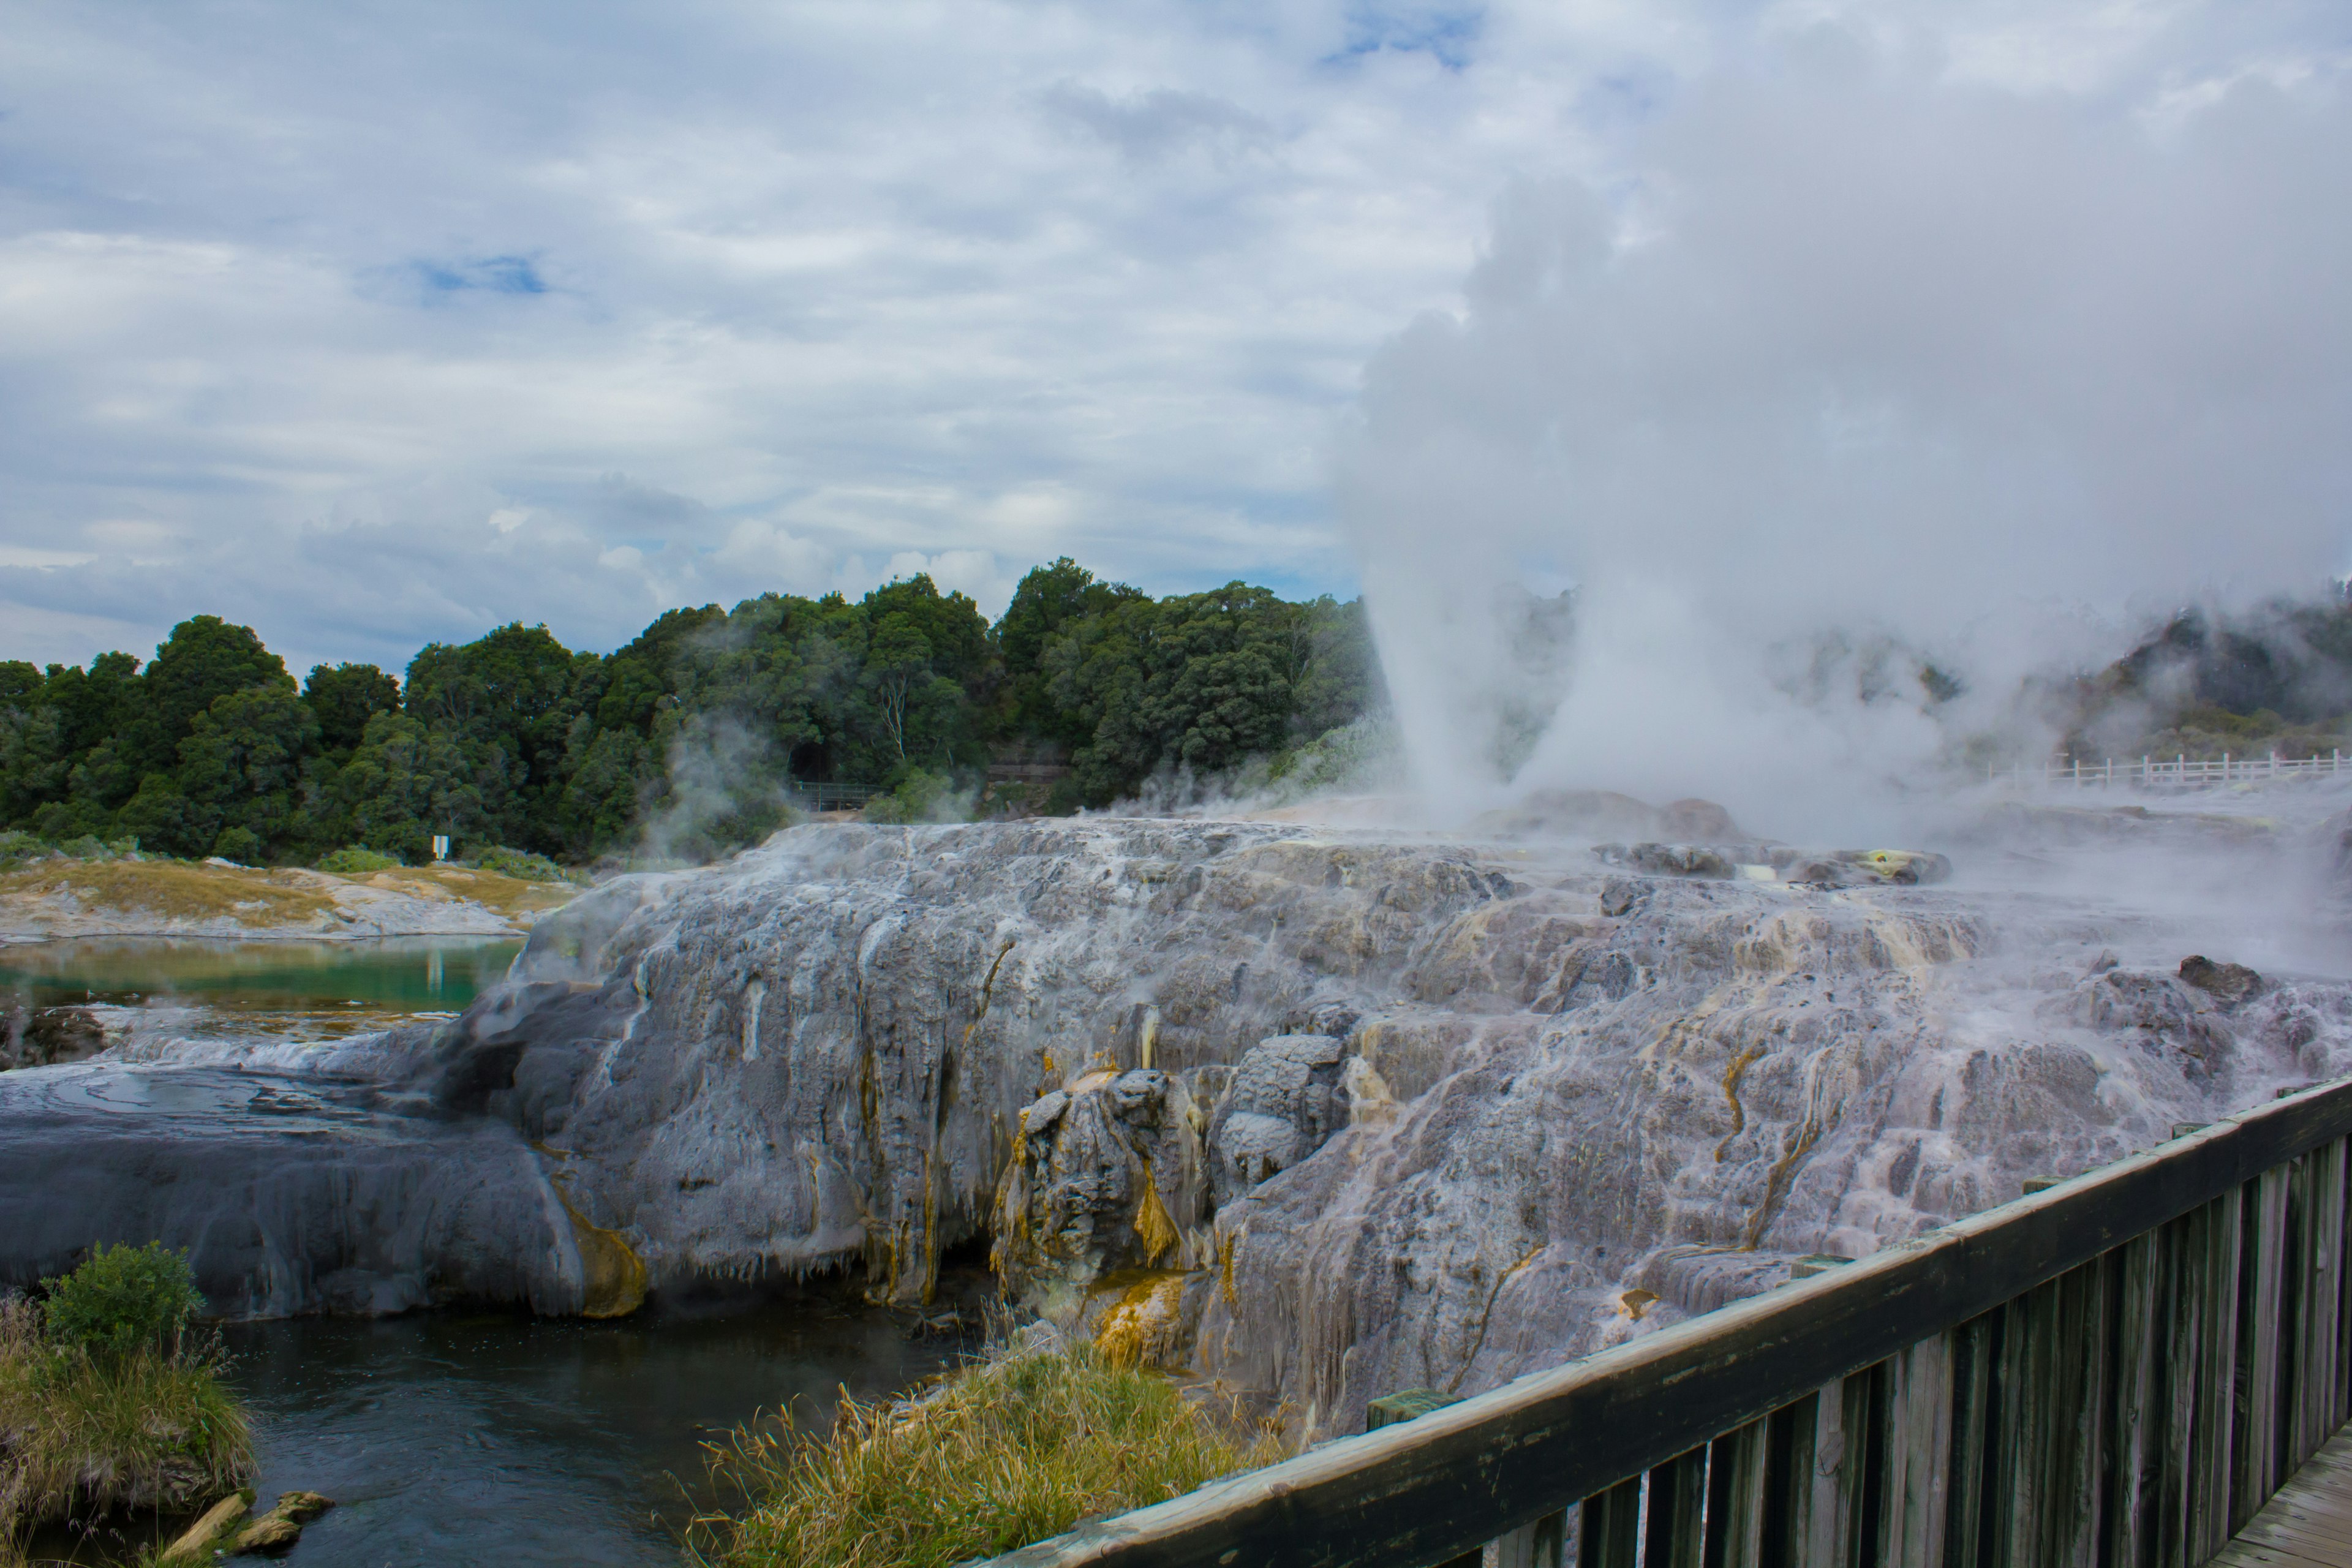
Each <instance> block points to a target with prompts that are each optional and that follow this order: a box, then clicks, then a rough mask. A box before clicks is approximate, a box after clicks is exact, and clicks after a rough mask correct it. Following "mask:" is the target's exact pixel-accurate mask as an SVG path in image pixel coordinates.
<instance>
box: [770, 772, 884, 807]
mask: <svg viewBox="0 0 2352 1568" xmlns="http://www.w3.org/2000/svg"><path fill="white" fill-rule="evenodd" d="M784 793H785V794H786V795H787V796H789V797H790V799H791V800H792V803H793V805H796V806H798V807H800V808H801V809H802V810H803V811H812V812H814V811H856V809H857V808H858V807H859V806H861V805H865V804H866V802H867V801H869V800H872V799H873V798H874V797H875V796H876V795H878V794H880V793H881V792H880V791H878V790H872V789H867V788H866V787H864V786H863V785H860V784H810V783H807V782H805V781H803V780H800V779H794V780H793V782H792V783H791V784H789V785H787V786H786V787H785V792H784Z"/></svg>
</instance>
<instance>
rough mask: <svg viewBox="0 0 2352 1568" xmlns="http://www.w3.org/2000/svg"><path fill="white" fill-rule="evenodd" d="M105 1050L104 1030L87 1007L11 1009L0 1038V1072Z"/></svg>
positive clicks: (77, 1057)
mask: <svg viewBox="0 0 2352 1568" xmlns="http://www.w3.org/2000/svg"><path fill="white" fill-rule="evenodd" d="M105 1048H106V1029H105V1027H104V1026H102V1025H100V1023H99V1021H98V1016H97V1015H96V1014H94V1013H92V1012H91V1011H90V1010H89V1008H87V1007H43V1008H40V1009H38V1010H37V1011H29V1012H28V1011H27V1010H26V1009H25V1008H24V1007H21V1006H18V1007H13V1008H11V1009H10V1010H9V1013H8V1016H7V1023H6V1031H5V1036H4V1037H0V1071H5V1069H7V1068H42V1067H54V1066H56V1065H57V1064H58V1063H59V1062H78V1061H80V1060H82V1059H84V1058H88V1057H94V1056H96V1055H98V1053H99V1052H100V1051H102V1050H104V1049H105Z"/></svg>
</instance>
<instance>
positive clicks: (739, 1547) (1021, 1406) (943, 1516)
mask: <svg viewBox="0 0 2352 1568" xmlns="http://www.w3.org/2000/svg"><path fill="white" fill-rule="evenodd" d="M713 1452H714V1455H715V1459H714V1463H713V1467H712V1468H713V1479H714V1480H716V1481H717V1482H719V1485H720V1487H721V1488H722V1489H728V1488H731V1489H740V1491H741V1492H742V1493H743V1494H744V1496H745V1497H746V1498H747V1499H748V1500H750V1502H751V1509H750V1511H748V1512H746V1513H745V1514H743V1515H742V1517H740V1518H728V1517H726V1516H723V1515H711V1516H707V1517H705V1518H704V1519H702V1520H700V1521H698V1524H697V1528H696V1531H695V1532H694V1536H693V1538H692V1539H691V1540H690V1542H689V1547H690V1552H691V1555H692V1557H693V1560H694V1561H696V1562H697V1563H703V1564H706V1565H715V1568H886V1565H887V1568H946V1565H947V1564H950V1563H961V1562H964V1561H966V1560H967V1559H970V1558H972V1557H982V1556H990V1555H993V1554H995V1553H998V1552H1010V1551H1012V1550H1013V1549H1014V1548H1016V1547H1019V1546H1023V1545H1025V1544H1027V1543H1028V1542H1033V1541H1042V1540H1044V1539H1045V1538H1046V1537H1047V1536H1051V1535H1057V1534H1059V1533H1061V1532H1062V1531H1065V1530H1067V1529H1069V1528H1070V1527H1071V1526H1072V1525H1074V1524H1076V1522H1077V1521H1079V1520H1080V1519H1083V1518H1087V1517H1088V1516H1091V1515H1099V1514H1111V1513H1123V1512H1125V1511H1127V1510H1130V1509H1137V1508H1142V1507H1145V1506H1147V1505H1149V1504H1151V1503H1155V1502H1160V1501H1163V1500H1166V1499H1169V1498H1171V1497H1180V1496H1181V1495H1182V1494H1184V1493H1185V1492H1188V1491H1191V1490H1192V1489H1194V1488H1196V1487H1198V1486H1200V1485H1202V1483H1203V1482H1205V1481H1209V1480H1213V1479H1215V1478H1217V1477H1219V1476H1222V1475H1226V1474H1229V1473H1231V1472H1232V1471H1234V1470H1238V1469H1246V1468H1251V1467H1253V1466H1256V1465H1262V1464H1265V1463H1268V1462H1270V1461H1271V1460H1273V1459H1275V1458H1279V1457H1280V1451H1279V1448H1278V1447H1277V1445H1276V1441H1275V1439H1274V1438H1273V1437H1271V1436H1267V1435H1265V1434H1263V1433H1260V1434H1255V1435H1246V1434H1244V1435H1237V1434H1236V1433H1234V1431H1232V1430H1231V1429H1229V1428H1228V1427H1227V1426H1224V1425H1223V1424H1222V1423H1220V1422H1219V1421H1217V1420H1215V1419H1214V1418H1213V1417H1212V1416H1210V1415H1206V1414H1204V1413H1202V1411H1201V1410H1199V1409H1198V1408H1196V1407H1195V1406H1194V1405H1192V1404H1190V1403H1188V1402H1187V1401H1186V1400H1185V1399H1183V1398H1182V1397H1181V1395H1180V1394H1179V1393H1178V1391H1177V1389H1176V1387H1175V1385H1174V1384H1171V1383H1170V1382H1169V1381H1168V1380H1167V1379H1166V1378H1165V1377H1162V1376H1160V1375H1159V1374H1158V1373H1151V1372H1148V1371H1143V1370H1139V1369H1137V1368H1134V1367H1127V1366H1119V1365H1117V1364H1114V1363H1112V1362H1111V1361H1110V1360H1108V1359H1107V1358H1106V1357H1104V1356H1103V1355H1101V1354H1100V1353H1099V1352H1096V1351H1094V1350H1092V1349H1091V1348H1085V1347H1080V1348H1076V1349H1073V1350H1066V1351H1064V1350H1015V1351H1011V1352H1003V1353H1002V1354H999V1355H998V1356H996V1357H994V1358H992V1359H991V1360H989V1361H985V1362H982V1363H976V1364H974V1365H971V1366H969V1367H966V1368H964V1369H962V1370H961V1371H959V1372H955V1373H949V1374H948V1375H947V1376H945V1377H944V1378H942V1379H941V1380H940V1383H939V1384H938V1385H937V1387H936V1388H935V1389H933V1390H932V1391H931V1393H930V1394H929V1397H927V1398H924V1399H922V1400H920V1401H919V1402H917V1403H915V1404H913V1405H889V1404H877V1405H864V1404H860V1403H858V1402H857V1401H856V1400H852V1399H845V1400H844V1401H843V1402H842V1405H841V1407H840V1414H839V1417H838V1419H837V1420H836V1422H835V1426H834V1428H833V1430H832V1432H831V1433H830V1434H829V1435H827V1436H821V1437H820V1436H808V1435H803V1434H799V1433H795V1432H792V1431H790V1430H787V1431H785V1432H784V1433H782V1435H769V1434H764V1433H761V1432H757V1431H752V1430H749V1429H744V1428H739V1429H737V1431H736V1432H735V1433H734V1434H733V1436H732V1438H731V1440H730V1442H729V1443H727V1444H726V1445H724V1446H722V1447H715V1448H714V1450H713Z"/></svg>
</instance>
